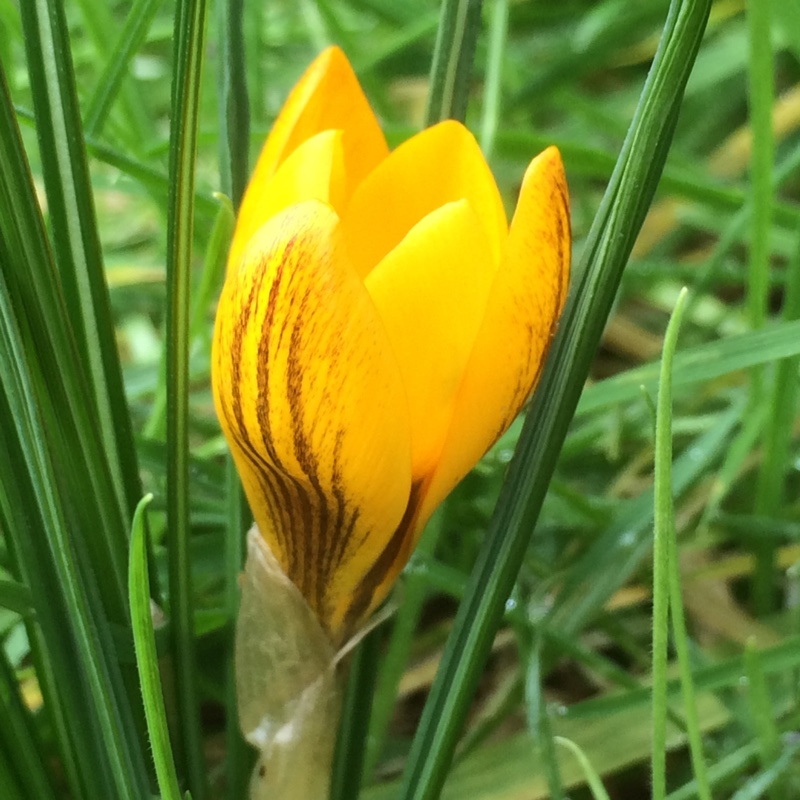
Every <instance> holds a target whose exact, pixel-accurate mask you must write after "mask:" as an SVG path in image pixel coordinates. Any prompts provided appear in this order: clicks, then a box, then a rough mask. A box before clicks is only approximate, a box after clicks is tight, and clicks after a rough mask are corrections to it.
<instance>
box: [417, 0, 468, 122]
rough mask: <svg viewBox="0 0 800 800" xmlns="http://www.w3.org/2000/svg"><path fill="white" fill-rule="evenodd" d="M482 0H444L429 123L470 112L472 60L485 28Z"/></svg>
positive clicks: (426, 119) (434, 63)
mask: <svg viewBox="0 0 800 800" xmlns="http://www.w3.org/2000/svg"><path fill="white" fill-rule="evenodd" d="M481 5H482V2H481V0H442V15H441V17H440V19H439V29H438V32H437V34H436V48H435V50H434V52H433V64H432V65H431V85H430V91H429V94H428V107H427V110H426V112H425V124H426V125H433V124H434V123H436V122H440V121H441V120H445V119H457V120H460V121H461V122H463V121H464V119H465V117H466V115H467V101H468V100H469V86H470V79H471V77H472V61H473V58H474V57H475V45H476V44H477V41H478V34H479V33H480V28H481Z"/></svg>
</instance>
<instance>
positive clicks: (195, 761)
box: [166, 0, 206, 800]
mask: <svg viewBox="0 0 800 800" xmlns="http://www.w3.org/2000/svg"><path fill="white" fill-rule="evenodd" d="M205 18H206V0H179V2H178V4H177V8H176V10H175V36H174V40H175V54H174V59H173V63H174V65H175V67H174V74H173V84H172V114H171V119H172V127H171V130H170V159H169V164H170V166H169V174H170V187H171V188H170V198H169V208H168V229H167V338H166V344H167V376H168V380H167V388H168V392H167V547H168V550H169V597H170V622H171V625H170V633H171V642H172V654H173V658H174V660H175V675H176V682H175V696H176V698H177V701H178V731H179V740H180V748H179V750H180V752H181V754H182V756H183V758H184V760H185V767H186V772H187V777H188V782H189V787H190V789H191V792H192V795H193V796H194V797H195V798H196V800H203V799H204V798H205V796H206V771H205V763H204V759H203V743H202V731H201V727H200V713H199V706H198V697H197V664H196V662H195V646H194V628H193V610H192V608H193V601H192V589H191V567H190V563H189V559H190V553H189V532H190V531H189V326H190V319H191V310H190V294H191V261H192V235H193V226H194V187H195V160H196V156H197V129H198V115H199V99H200V75H201V71H202V61H203V47H204V44H205Z"/></svg>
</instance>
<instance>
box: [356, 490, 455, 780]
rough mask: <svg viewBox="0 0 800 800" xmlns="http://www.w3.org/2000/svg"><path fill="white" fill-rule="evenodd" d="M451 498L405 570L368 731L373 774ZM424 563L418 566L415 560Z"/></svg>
mask: <svg viewBox="0 0 800 800" xmlns="http://www.w3.org/2000/svg"><path fill="white" fill-rule="evenodd" d="M446 508H447V501H445V505H444V506H441V507H439V509H437V510H436V511H435V512H434V515H433V516H432V517H431V520H430V522H429V523H428V525H427V527H426V528H425V533H424V534H423V535H422V538H421V539H420V542H419V544H418V545H417V549H416V550H415V552H414V555H412V557H411V559H412V560H411V563H410V565H409V566H408V567H406V570H405V573H404V574H405V581H404V582H403V585H402V588H401V595H400V596H401V598H402V599H401V602H400V607H399V608H398V610H397V614H396V615H395V616H394V620H393V624H392V631H391V635H390V637H389V642H388V644H387V645H386V654H385V656H384V659H383V663H382V665H381V668H380V670H379V673H378V682H377V688H376V691H375V697H374V699H373V703H372V715H371V719H370V726H369V733H368V735H367V754H366V764H365V768H364V772H365V774H366V775H367V776H368V777H369V776H370V775H372V773H373V772H374V771H375V767H376V766H377V764H378V760H379V759H380V757H381V753H382V751H383V746H384V744H385V742H386V735H387V732H388V729H389V722H390V721H391V716H392V713H393V711H394V706H395V702H396V700H397V690H398V688H399V686H400V680H401V678H402V677H403V673H404V672H405V669H406V667H407V665H408V659H409V657H410V655H411V646H412V644H413V639H414V633H415V631H416V629H417V624H418V623H419V618H420V614H421V613H422V608H423V605H424V603H425V600H426V599H427V597H428V594H429V592H430V584H431V581H430V571H429V570H428V568H427V562H430V561H431V560H432V559H433V556H434V553H435V552H436V545H437V544H438V542H439V538H440V536H441V535H442V531H443V529H444V520H445V517H446ZM417 563H418V564H420V568H419V569H418V570H415V569H414V564H417Z"/></svg>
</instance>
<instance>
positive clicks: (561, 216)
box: [419, 147, 571, 523]
mask: <svg viewBox="0 0 800 800" xmlns="http://www.w3.org/2000/svg"><path fill="white" fill-rule="evenodd" d="M570 246H571V245H570V226H569V201H568V197H567V184H566V179H565V176H564V167H563V165H562V163H561V156H560V154H559V152H558V150H557V149H556V148H555V147H550V148H548V149H547V150H545V151H544V152H543V153H541V154H540V155H539V156H537V157H536V158H535V159H534V160H533V162H532V163H531V165H530V166H529V167H528V170H527V172H526V173H525V178H524V180H523V183H522V190H521V192H520V198H519V202H518V204H517V210H516V213H515V214H514V219H513V221H512V223H511V230H510V232H509V238H508V243H507V247H506V250H505V255H504V259H503V261H502V263H501V265H500V268H499V270H498V272H497V277H496V278H495V282H494V285H493V287H492V290H491V295H490V297H489V302H488V306H487V310H486V316H485V318H484V320H483V323H482V325H481V329H480V331H479V333H478V336H477V339H476V341H475V348H474V350H473V352H472V355H471V356H470V360H469V364H468V365H467V369H466V371H465V374H464V380H463V383H462V385H461V387H460V389H459V393H458V399H457V401H456V406H455V412H454V414H453V420H452V423H451V426H450V431H449V433H448V436H447V441H446V443H445V446H444V448H443V451H442V455H441V459H440V462H439V465H438V467H437V470H436V472H435V474H434V476H433V479H432V481H431V484H430V487H429V489H428V492H427V493H426V496H425V500H424V503H423V506H422V508H421V510H420V513H419V520H420V523H424V521H425V520H426V519H427V517H428V515H429V514H430V513H431V512H432V511H433V509H434V508H436V506H437V505H438V504H439V503H440V502H441V501H442V500H443V499H444V498H445V497H446V496H447V494H448V493H449V492H450V491H451V490H452V488H453V487H454V486H455V485H456V484H457V483H458V482H459V481H460V480H461V479H462V478H463V477H464V475H466V474H467V472H469V470H470V469H472V467H473V466H474V465H475V464H476V463H477V461H478V460H479V459H480V458H481V457H482V456H483V454H484V453H485V452H486V451H487V450H488V449H489V448H490V447H491V446H492V444H494V442H495V441H497V439H498V438H499V437H500V436H501V435H502V434H503V433H504V432H505V430H506V429H507V428H508V426H509V425H510V424H511V422H512V420H513V419H514V417H515V416H516V415H517V413H518V412H519V410H520V409H521V408H522V405H523V404H524V402H525V400H526V399H527V398H528V396H529V395H530V393H531V392H532V391H533V389H534V387H535V386H536V382H537V381H538V379H539V374H540V372H541V368H542V365H543V363H544V359H545V356H546V355H547V350H548V347H549V346H550V341H551V339H552V337H553V333H554V331H555V328H556V324H557V323H558V318H559V316H560V314H561V310H562V308H563V305H564V300H565V299H566V295H567V284H568V280H569V263H570Z"/></svg>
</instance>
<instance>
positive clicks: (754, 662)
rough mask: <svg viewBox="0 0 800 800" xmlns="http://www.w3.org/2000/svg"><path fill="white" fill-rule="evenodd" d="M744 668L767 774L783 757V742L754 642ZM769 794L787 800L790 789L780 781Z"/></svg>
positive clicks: (752, 718) (748, 647) (747, 651)
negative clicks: (787, 789)
mask: <svg viewBox="0 0 800 800" xmlns="http://www.w3.org/2000/svg"><path fill="white" fill-rule="evenodd" d="M744 666H745V675H746V676H747V701H748V702H747V704H748V707H749V709H750V722H751V725H752V728H753V733H754V734H755V738H756V741H757V742H758V752H759V758H760V760H761V767H762V768H763V769H764V770H765V771H766V770H769V769H770V768H771V767H773V766H774V765H775V762H776V761H777V760H778V759H779V757H780V755H781V739H780V732H779V731H778V727H777V725H776V723H775V719H774V717H773V702H772V697H771V696H770V691H769V686H768V685H767V681H766V677H765V676H764V670H763V668H762V666H761V657H760V655H759V652H758V647H757V645H756V644H755V643H754V642H752V641H748V642H747V644H746V645H745V649H744ZM768 794H769V797H770V798H771V800H786V797H787V794H786V786H784V785H782V783H781V781H779V780H776V781H775V782H773V783H772V785H771V787H770V790H769V792H768Z"/></svg>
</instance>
